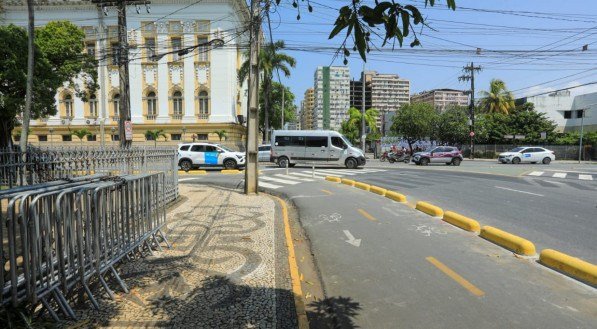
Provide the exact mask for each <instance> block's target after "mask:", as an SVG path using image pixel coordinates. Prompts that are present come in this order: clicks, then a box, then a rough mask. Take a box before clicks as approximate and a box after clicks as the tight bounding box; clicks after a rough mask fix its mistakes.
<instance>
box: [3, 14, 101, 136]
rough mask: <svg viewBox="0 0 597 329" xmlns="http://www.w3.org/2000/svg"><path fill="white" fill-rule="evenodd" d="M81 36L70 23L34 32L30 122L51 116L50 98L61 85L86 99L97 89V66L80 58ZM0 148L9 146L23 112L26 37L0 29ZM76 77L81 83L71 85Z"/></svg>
mask: <svg viewBox="0 0 597 329" xmlns="http://www.w3.org/2000/svg"><path fill="white" fill-rule="evenodd" d="M84 38H85V35H84V33H83V32H82V31H81V29H79V28H78V27H77V26H75V25H74V24H72V23H70V22H50V23H48V25H46V26H45V27H40V28H37V29H36V31H35V44H36V47H35V55H34V57H35V68H34V71H35V75H34V82H33V99H34V100H35V101H34V102H32V108H31V118H32V119H38V118H42V117H46V116H49V115H54V114H56V106H55V99H54V97H55V96H56V92H57V90H58V88H60V87H62V86H63V84H64V83H66V84H67V85H69V86H70V87H72V88H73V89H75V91H76V92H77V96H80V97H82V98H83V99H85V95H86V94H87V92H93V91H94V90H95V88H97V85H96V80H97V79H96V76H97V69H96V66H95V65H96V61H95V59H93V58H92V57H91V56H88V55H86V54H83V45H84V43H83V41H84ZM0 44H2V45H3V46H2V47H0V67H2V69H1V70H0V147H9V146H12V138H11V134H12V130H13V129H14V128H15V126H16V125H17V124H18V120H17V116H19V115H20V114H21V113H22V112H23V110H24V108H25V95H26V86H27V80H26V76H27V57H28V56H27V32H26V31H25V29H23V28H20V27H17V26H14V25H8V26H0ZM77 77H79V78H81V81H84V83H83V84H78V83H75V78H77Z"/></svg>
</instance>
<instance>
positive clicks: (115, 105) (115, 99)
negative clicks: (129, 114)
mask: <svg viewBox="0 0 597 329" xmlns="http://www.w3.org/2000/svg"><path fill="white" fill-rule="evenodd" d="M119 110H120V94H114V96H112V113H114V116H115V117H117V116H119V113H120V111H119Z"/></svg>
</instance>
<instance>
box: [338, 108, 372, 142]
mask: <svg viewBox="0 0 597 329" xmlns="http://www.w3.org/2000/svg"><path fill="white" fill-rule="evenodd" d="M378 117H379V111H377V110H376V109H368V110H366V111H365V126H366V127H369V134H367V137H368V138H369V140H371V139H372V138H375V137H376V136H377V135H379V134H378V133H377V118H378ZM361 118H362V113H361V111H360V110H358V109H356V108H354V107H351V108H350V109H348V119H347V120H346V121H344V122H342V124H341V125H340V133H342V134H343V135H344V136H346V138H348V139H349V140H350V141H351V143H355V144H356V143H358V142H359V140H360V138H361V136H362V133H361Z"/></svg>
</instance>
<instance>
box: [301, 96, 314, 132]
mask: <svg viewBox="0 0 597 329" xmlns="http://www.w3.org/2000/svg"><path fill="white" fill-rule="evenodd" d="M314 108H315V90H314V89H313V88H309V89H307V90H306V91H305V94H304V96H303V101H302V102H301V129H302V130H313V129H315V128H314V126H313V110H314Z"/></svg>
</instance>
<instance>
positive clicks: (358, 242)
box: [342, 230, 361, 247]
mask: <svg viewBox="0 0 597 329" xmlns="http://www.w3.org/2000/svg"><path fill="white" fill-rule="evenodd" d="M342 232H344V235H346V237H347V238H348V240H344V241H346V242H348V243H350V244H351V245H353V246H355V247H358V246H360V245H361V239H355V238H354V236H353V235H352V234H350V231H348V230H343V231H342Z"/></svg>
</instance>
